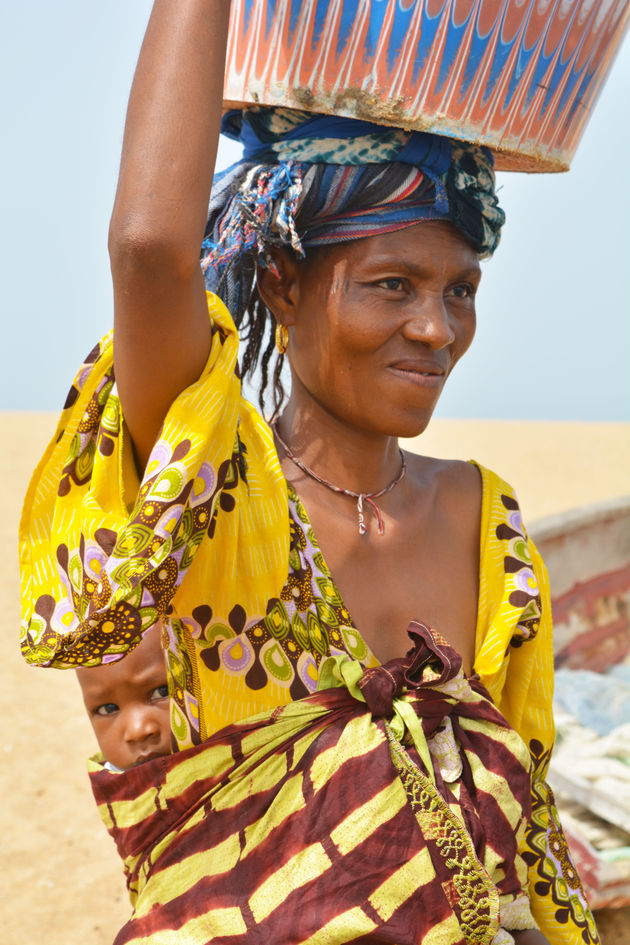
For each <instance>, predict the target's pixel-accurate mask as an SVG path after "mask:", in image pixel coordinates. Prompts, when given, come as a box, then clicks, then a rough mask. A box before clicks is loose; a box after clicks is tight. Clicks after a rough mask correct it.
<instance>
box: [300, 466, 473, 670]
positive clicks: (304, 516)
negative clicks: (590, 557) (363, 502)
mask: <svg viewBox="0 0 630 945" xmlns="http://www.w3.org/2000/svg"><path fill="white" fill-rule="evenodd" d="M468 462H469V463H470V464H471V465H472V466H476V467H477V469H478V470H479V475H480V477H481V513H480V518H479V575H478V580H479V591H478V593H477V621H476V626H475V656H476V654H477V641H478V638H479V623H480V620H481V586H482V585H481V581H482V579H483V557H484V549H485V543H486V535H485V529H484V522H485V521H487V515H488V509H487V493H488V490H487V484H486V478H485V476H484V472H483V467H482V466H480V464H479V463H478V462H477V461H476V460H474V459H470V460H468ZM285 481H286V484H287V494H288V497H289V507H290V508H291V506H294V507H295V509H296V513H297V519H298V521H300V522H301V523H302V524H303V525H304V526H305V528H304V533H305V537H306V538H307V541H310V542H311V544H312V546H313V548H314V549H315V550H316V551H317V552H318V553H319V556H320V566H321V565H323V568H322V570H325V573H326V575H327V577H328V578H329V579H330V581H331V583H332V585H333V587H334V589H335V592H336V593H337V595H338V597H339V600H340V601H341V606H342V607H343V610H344V611H345V613H346V614H347V615H348V626H349V627H350V628H351V629H352V630H353V631H354V633H355V634H356V635H357V636H358V637H360V639H361V642H362V643H363V646H364V647H365V649H366V650H367V653H368V658H367V659H366V660H365V663H366V665H377V666H380V665H381V661H380V660H379V659H378V657H377V656H376V655H375V654H374V653H373V651H372V648H371V647H370V646H368V644H367V642H366V640H365V638H364V636H363V634H362V632H361V630H360V628H359V627H358V626H357V624H356V623H355V621H354V618H353V616H352V613H351V612H350V610H349V608H348V607H347V606H346V602H345V600H344V598H343V595H342V593H341V591H340V590H339V586H338V585H337V582H336V581H335V578H334V576H333V573H332V571H331V569H330V567H329V566H328V562H327V561H326V558H325V557H324V553H323V551H322V548H321V545H320V544H319V541H318V540H317V536H316V534H315V531H314V529H313V524H312V522H311V519H310V517H309V514H308V511H307V509H306V506H305V505H304V502H303V501H302V499H301V498H300V495H299V493H298V492H297V491H296V490H295V489H294V487H293V486H292V485H291V483H290V482H289V480H288V479H287V478H286V476H285ZM309 532H310V539H309V537H308V533H309ZM413 620H417V621H421V622H423V621H422V618H421V617H418V616H415V615H412V616H411V617H410V618H409V623H411V622H412V621H413ZM431 629H432V630H437V632H438V633H439V628H431ZM460 655H461V654H460ZM471 672H473V673H474V658H473V666H472V667H471Z"/></svg>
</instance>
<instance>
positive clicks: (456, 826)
mask: <svg viewBox="0 0 630 945" xmlns="http://www.w3.org/2000/svg"><path fill="white" fill-rule="evenodd" d="M227 19H228V3H227V2H222V0H180V2H179V3H178V4H177V8H175V4H172V3H168V2H166V0H157V2H156V3H155V5H154V9H153V13H152V16H151V20H150V23H149V27H148V31H147V36H146V39H145V42H144V45H143V49H142V53H141V56H140V61H139V64H138V69H137V72H136V76H135V79H134V85H133V89H132V93H131V98H130V103H129V112H128V119H127V126H126V131H125V141H124V147H123V156H122V163H121V173H120V180H119V187H118V192H117V196H116V202H115V206H114V212H113V216H112V224H111V233H110V255H111V261H112V273H113V280H114V296H115V346H114V350H113V361H114V369H115V386H114V372H113V371H112V343H111V340H109V341H106V342H105V343H103V344H102V345H101V346H99V348H98V349H95V351H94V352H93V353H92V355H91V356H90V358H88V361H87V363H86V365H85V366H84V368H83V369H82V370H81V372H80V373H79V375H78V378H77V381H76V382H75V386H74V387H73V389H72V391H71V396H70V399H69V403H68V405H67V411H66V413H65V414H64V417H62V421H61V425H60V430H59V434H58V437H57V438H56V441H55V443H53V444H51V447H50V448H49V451H48V453H47V454H46V457H45V458H44V460H43V462H42V465H41V466H40V468H39V470H38V471H37V473H36V475H35V478H34V481H33V483H32V485H31V489H30V491H29V495H28V496H27V503H26V510H25V516H24V519H23V523H22V537H23V550H22V562H23V574H24V600H25V611H26V613H25V626H24V638H23V650H24V652H25V655H26V657H27V659H29V660H31V661H33V662H39V663H40V664H42V665H57V666H77V665H85V666H89V665H97V664H99V663H101V662H108V661H111V660H115V659H119V658H121V657H123V656H124V655H125V653H126V652H128V651H129V650H130V649H131V648H133V647H134V646H135V645H136V644H137V643H138V642H139V640H140V639H141V636H142V634H143V633H144V632H146V631H147V630H148V629H149V628H150V627H151V626H153V624H154V623H155V622H156V620H157V619H158V618H162V619H163V620H164V622H165V626H166V631H165V646H166V648H167V651H168V665H169V673H170V688H171V702H172V720H171V724H172V733H173V742H174V747H175V748H177V749H178V750H179V754H175V755H173V756H172V759H169V761H168V763H164V762H163V760H162V759H156V760H155V761H152V762H148V763H147V765H144V766H142V769H137V770H136V771H134V772H128V773H125V774H124V775H121V776H115V775H111V774H110V773H109V772H103V771H102V770H100V769H98V770H96V772H95V775H94V787H95V793H96V795H97V799H98V800H99V802H100V803H101V804H102V807H103V809H104V811H106V814H105V818H106V822H107V823H108V826H109V827H110V829H111V830H112V832H113V833H114V835H115V836H116V839H117V842H118V845H119V850H120V852H121V854H122V855H123V857H124V858H125V860H126V868H127V871H128V879H129V884H130V891H131V893H132V900H133V901H134V906H135V909H134V916H133V917H132V920H131V921H130V923H129V925H128V926H127V927H126V928H125V930H123V931H122V932H121V934H120V936H119V938H118V939H117V941H120V942H123V941H125V942H130V941H140V940H142V941H147V940H148V939H149V937H150V936H152V935H155V936H156V938H155V941H158V940H159V941H160V942H161V943H164V942H166V941H171V940H172V941H187V940H190V941H199V942H201V941H204V942H205V941H209V940H215V938H219V939H221V940H223V938H224V937H228V936H230V937H234V936H236V937H237V938H238V937H239V936H240V937H241V938H242V940H243V941H245V940H247V941H254V940H256V941H258V940H260V941H267V940H270V939H271V938H273V939H274V940H277V941H287V942H288V941H296V942H297V941H313V942H316V941H317V942H319V941H321V942H324V941H334V942H337V941H338V942H342V941H354V940H359V939H363V940H365V941H374V942H377V941H378V942H380V941H397V942H401V941H403V940H405V941H409V942H411V941H414V942H415V941H426V942H428V941H436V942H438V941H439V942H448V943H451V945H456V943H459V942H462V943H463V942H491V941H493V942H495V943H496V945H499V943H500V942H509V941H517V942H519V943H521V945H523V943H524V945H535V943H538V942H545V941H553V942H554V943H555V942H577V941H582V942H588V941H596V940H597V938H596V931H595V927H594V924H593V922H592V917H591V916H590V913H589V912H588V907H587V906H586V904H585V902H584V898H583V894H582V892H581V887H580V884H579V879H578V878H577V876H576V874H575V870H574V869H573V867H572V865H571V863H570V859H569V857H568V854H567V851H566V846H565V844H564V840H563V838H562V834H561V830H560V828H559V827H558V825H557V820H556V818H555V814H554V812H553V807H552V799H551V798H550V796H549V794H548V792H547V789H546V788H545V786H544V781H543V778H544V773H545V770H546V766H547V764H548V757H549V752H550V747H551V742H552V737H553V736H552V730H553V726H552V720H551V707H550V697H551V685H550V677H551V638H550V614H549V602H548V595H547V592H546V583H545V582H546V579H545V574H544V568H543V566H542V564H541V562H540V561H539V559H538V556H537V554H536V552H535V549H534V548H533V547H532V546H531V544H528V542H527V539H526V536H525V534H524V532H523V530H522V526H521V525H520V518H519V513H518V506H517V503H516V501H515V499H514V496H513V493H512V491H511V489H510V487H509V486H507V485H506V484H505V483H503V482H502V481H501V480H499V479H498V477H496V476H495V475H494V474H493V473H490V472H489V471H487V470H482V469H480V468H479V467H477V466H475V465H473V464H469V463H454V462H444V461H440V460H434V459H430V458H428V457H419V456H412V455H408V454H404V453H402V452H401V451H400V449H399V447H398V437H399V436H415V435H417V434H419V433H421V432H422V431H423V430H424V429H425V427H426V425H427V423H428V421H429V419H430V416H431V413H432V411H433V408H434V406H435V403H436V402H437V399H438V397H439V394H440V392H441V390H442V387H443V385H444V383H445V381H446V378H447V377H448V375H449V374H450V371H451V370H452V369H453V367H454V366H455V364H456V362H457V361H458V360H459V358H460V357H461V356H462V355H463V354H464V353H465V351H466V349H467V348H468V346H469V345H470V343H471V341H472V338H473V335H474V329H475V306H474V296H475V290H476V288H477V285H478V283H479V278H480V271H479V264H478V258H479V256H480V255H483V254H486V255H487V254H490V253H491V252H492V251H493V249H494V248H495V246H496V243H497V242H498V234H499V230H500V226H501V224H502V222H503V219H502V213H501V211H500V210H499V208H498V205H497V202H496V198H495V196H494V191H493V182H494V178H493V174H492V165H491V160H490V157H489V155H488V154H487V153H486V152H484V151H482V150H481V149H477V148H473V147H468V146H465V145H457V144H454V143H451V142H448V141H447V140H445V139H438V138H431V137H429V136H426V135H409V134H406V133H404V132H402V131H400V130H395V129H394V130H383V129H377V128H375V127H374V126H370V125H368V124H366V123H358V124H355V123H352V122H343V121H341V122H340V121H334V120H328V119H321V118H318V117H316V116H306V117H305V116H300V115H296V113H294V112H285V111H280V112H277V113H269V112H268V111H267V110H264V109H263V110H258V111H254V112H252V113H251V115H248V116H245V117H244V116H242V115H240V114H236V115H230V116H228V117H227V119H226V128H227V130H228V131H230V132H231V133H232V134H234V135H237V136H239V137H241V138H242V140H243V141H244V143H245V146H246V153H245V159H244V160H245V163H244V164H242V165H240V166H239V167H237V168H236V169H235V170H234V171H233V172H232V173H229V174H228V175H227V176H225V177H223V178H222V179H221V180H220V181H219V182H218V183H217V184H216V186H215V189H214V191H213V197H212V202H211V208H210V218H209V220H208V221H207V219H206V208H207V205H208V197H209V182H210V177H211V173H210V170H211V168H212V167H213V164H214V158H215V153H216V142H217V137H218V130H219V122H220V113H221V92H222V79H223V69H224V48H225V36H226V30H227ZM204 234H205V236H206V239H205V241H204V250H203V252H202V259H203V270H204V272H205V276H206V283H207V285H208V286H209V288H210V289H212V290H216V292H217V293H218V294H219V295H220V296H221V298H222V299H224V300H225V301H226V302H227V304H228V309H229V310H230V312H231V314H232V315H233V316H234V319H235V320H236V322H237V324H238V325H240V326H241V328H242V329H243V332H244V333H245V334H246V336H247V337H246V347H245V355H244V360H243V368H244V369H245V370H248V369H253V368H254V367H255V366H256V362H257V358H258V355H259V354H260V353H261V350H262V349H263V348H264V351H263V353H262V370H263V377H264V379H265V380H266V377H267V373H268V364H269V358H270V351H271V347H272V346H273V340H271V341H269V338H272V339H275V343H276V345H277V348H278V351H279V353H280V355H281V356H282V355H285V354H286V357H287V358H288V360H289V364H290V370H291V394H290V397H289V400H288V403H287V405H286V407H285V409H284V410H283V412H282V413H281V414H280V415H279V416H277V419H276V421H275V422H274V423H273V426H272V430H271V429H270V428H269V427H268V426H267V425H266V424H265V423H264V422H263V421H262V419H261V418H260V417H259V415H258V414H257V413H256V411H255V410H254V409H253V407H251V405H249V404H248V403H247V402H245V401H243V400H242V399H241V398H240V380H239V369H238V368H237V365H236V357H237V348H238V337H237V333H236V330H235V327H234V323H233V321H232V318H231V317H230V314H228V311H227V310H226V308H225V307H224V306H223V304H222V303H221V301H220V300H219V299H218V298H217V297H216V296H215V295H213V294H209V295H208V296H207V297H206V292H205V291H204V289H205V287H204V280H203V274H202V270H201V269H200V267H199V262H198V257H199V245H200V243H201V242H202V239H203V237H204ZM208 311H209V312H210V319H209V318H208ZM268 313H271V314H272V316H273V320H274V324H273V325H272V323H271V315H269V314H268ZM270 332H271V335H270V334H269V333H270ZM274 377H275V381H276V385H275V396H276V408H278V407H279V399H280V387H279V386H278V381H279V371H278V370H276V371H275V372H274ZM121 405H122V413H121ZM276 413H278V411H276ZM123 414H124V423H123V421H122V415H123ZM307 510H308V511H307ZM315 536H317V538H316V537H315ZM351 615H352V616H351ZM417 618H422V620H423V621H425V622H426V624H425V623H423V624H420V623H419V621H418V619H417ZM429 627H430V628H436V630H437V631H439V633H438V632H436V631H435V630H431V629H429ZM410 639H411V643H412V649H411V650H409V643H410ZM407 650H409V652H408V653H407V656H406V657H404V656H403V654H405V653H406V651H407ZM379 664H386V665H385V666H383V668H381V666H380V665H379ZM476 674H478V676H480V677H481V680H479V678H478V676H477V675H476ZM318 688H319V690H320V691H319V692H317V693H316V692H315V690H316V689H318ZM488 693H489V694H490V696H491V697H492V699H493V700H494V703H495V704H496V706H497V707H498V709H499V710H500V712H501V713H502V715H500V714H499V713H498V712H497V710H496V709H495V708H494V706H493V705H492V703H491V701H490V699H489V698H488ZM292 700H296V701H293V702H292ZM257 713H260V714H259V715H257ZM503 717H505V719H507V722H508V723H509V724H510V726H512V728H510V727H509V726H508V725H507V723H506V722H505V719H504V718H503ZM512 729H514V730H516V733H518V734H515V732H514V731H513V730H512ZM349 733H350V734H349ZM526 746H527V749H529V752H528V751H527V750H526ZM333 749H334V750H333ZM331 752H332V754H331ZM529 755H531V759H532V761H533V769H532V772H531V777H530V771H529V766H530V758H529ZM226 759H227V760H226ZM322 771H325V774H322ZM278 772H280V773H278ZM112 779H113V780H112ZM298 782H299V785H300V786H299V790H298V789H297V788H296V787H295V785H296V784H298ZM156 785H158V787H157V795H155V790H156ZM530 785H531V795H532V798H531V803H532V804H533V810H530V797H529V795H530ZM362 791H367V792H368V793H367V794H365V795H364V794H362V793H361V792H362ZM147 792H148V793H147ZM147 797H149V798H150V801H149V806H148V807H147V806H146V798H147ZM143 798H144V799H145V800H144V801H143V800H142V799H143ZM226 812H227V813H226ZM304 812H306V813H304ZM331 812H332V813H331ZM201 813H203V815H204V816H203V817H201ZM333 814H334V817H336V819H334V818H333V820H334V822H333V821H331V822H328V820H327V818H328V817H329V816H330V817H333ZM304 818H305V819H304ZM298 823H299V827H297V826H296V824H298ZM206 824H209V825H210V830H208V829H207V826H206ZM366 824H370V825H372V826H370V828H369V830H367V834H366V835H365V836H364V833H365V830H366V827H365V825H366ZM379 824H380V826H381V827H383V828H384V830H385V832H384V834H383V835H382V836H381V834H380V833H379ZM184 825H185V826H184ZM385 828H386V829H385ZM200 831H201V833H200ZM362 831H363V833H362ZM218 837H219V838H223V839H222V840H221V842H219V841H218V840H217V838H218ZM252 838H253V839H252ZM349 838H350V839H349ZM364 843H365V844H366V845H365V846H364ZM186 844H188V846H186ZM209 845H210V846H209ZM226 851H227V852H226ZM275 856H277V858H278V863H275V862H270V860H271V858H275ZM353 857H355V859H356V862H355V860H353ZM200 864H201V865H200ZM252 864H255V865H254V866H252ZM278 864H279V865H278ZM353 864H354V865H353ZM371 864H375V865H371ZM527 866H528V867H529V880H527V878H526V875H525V874H526V867H527ZM332 867H335V868H332ZM226 876H228V877H229V882H228V883H227V885H223V884H224V882H225V877H226ZM191 877H192V878H191ZM252 877H253V878H252ZM364 883H367V886H366V887H365V888H363V885H362V884H364ZM287 888H288V890H289V892H287ZM291 890H292V891H293V896H294V898H293V899H292V900H290V895H289V894H290V892H291ZM309 890H310V892H309ZM296 896H297V897H298V898H297V899H296V898H295V897H296ZM337 900H338V901H337ZM530 903H531V909H532V911H533V913H534V916H535V920H536V922H535V921H534V918H533V917H532V912H531V911H530ZM536 923H538V925H539V926H540V927H541V929H542V930H543V932H544V934H542V933H541V932H540V931H538V930H537V929H536V928H535V927H534V926H535V924H536ZM167 930H171V934H172V935H173V936H174V937H173V938H172V939H171V938H168V935H167ZM508 930H509V931H508ZM177 936H179V937H177ZM182 936H188V937H187V938H186V937H182ZM506 936H507V937H506ZM510 936H511V937H510Z"/></svg>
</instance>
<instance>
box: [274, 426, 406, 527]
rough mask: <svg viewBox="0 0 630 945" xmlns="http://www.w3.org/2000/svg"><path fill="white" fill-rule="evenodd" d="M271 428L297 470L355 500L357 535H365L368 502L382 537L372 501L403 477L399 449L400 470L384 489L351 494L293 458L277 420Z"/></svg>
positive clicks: (403, 469) (385, 493)
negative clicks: (366, 503)
mask: <svg viewBox="0 0 630 945" xmlns="http://www.w3.org/2000/svg"><path fill="white" fill-rule="evenodd" d="M271 428H272V430H273V432H274V433H275V435H276V436H277V438H278V442H279V443H280V445H281V446H282V448H283V450H284V451H285V453H286V454H287V456H288V457H289V459H290V460H291V462H292V463H295V465H296V466H297V467H298V469H301V470H302V472H303V473H306V475H307V476H310V477H311V479H314V480H315V482H319V483H321V485H322V486H326V488H327V489H331V490H332V491H333V492H339V493H341V494H342V495H347V496H350V498H351V499H356V500H357V512H358V515H359V535H365V533H366V532H367V526H366V524H365V516H364V514H363V503H364V502H368V503H369V504H370V505H371V506H372V509H373V511H374V514H375V515H376V521H377V522H378V533H379V535H383V534H384V533H385V523H384V522H383V516H382V515H381V512H380V509H379V507H378V505H377V504H376V502H375V501H374V499H380V497H381V496H383V495H387V493H388V492H391V491H392V489H393V488H394V487H395V486H397V485H398V483H399V482H400V480H401V479H402V478H403V477H404V475H405V472H406V469H407V464H406V462H405V456H404V454H403V451H402V450H401V449H400V448H399V450H398V452H399V453H400V470H399V471H398V473H397V475H396V477H395V478H394V479H392V481H391V482H390V483H389V484H388V485H386V486H385V488H384V489H381V490H380V492H352V490H351V489H342V488H341V486H336V485H335V484H334V483H332V482H328V480H327V479H324V478H323V477H322V476H318V475H317V473H316V472H313V470H312V469H310V468H309V467H308V466H307V465H306V463H303V462H302V460H301V459H298V458H297V456H295V455H294V454H293V453H292V452H291V450H290V448H289V447H288V446H287V444H286V443H285V442H284V440H283V439H282V437H281V436H280V432H279V430H278V421H277V420H274V421H273V423H272V424H271Z"/></svg>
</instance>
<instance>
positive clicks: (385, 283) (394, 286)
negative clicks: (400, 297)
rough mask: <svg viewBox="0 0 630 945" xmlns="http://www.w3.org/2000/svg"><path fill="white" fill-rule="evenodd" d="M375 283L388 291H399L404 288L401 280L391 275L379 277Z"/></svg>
mask: <svg viewBox="0 0 630 945" xmlns="http://www.w3.org/2000/svg"><path fill="white" fill-rule="evenodd" d="M377 285H380V286H382V287H383V288H384V289H387V290H388V292H400V291H401V290H402V289H403V288H404V284H403V280H402V279H399V278H398V277H397V276H391V278H389V279H380V280H379V281H378V283H377Z"/></svg>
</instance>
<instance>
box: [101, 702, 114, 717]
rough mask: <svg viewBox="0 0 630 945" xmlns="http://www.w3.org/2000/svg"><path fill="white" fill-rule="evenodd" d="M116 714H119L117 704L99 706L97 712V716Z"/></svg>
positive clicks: (106, 703)
mask: <svg viewBox="0 0 630 945" xmlns="http://www.w3.org/2000/svg"><path fill="white" fill-rule="evenodd" d="M114 712H118V706H117V705H116V703H115V702H105V703H104V704H103V705H99V707H98V709H96V711H95V715H113V714H114Z"/></svg>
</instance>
